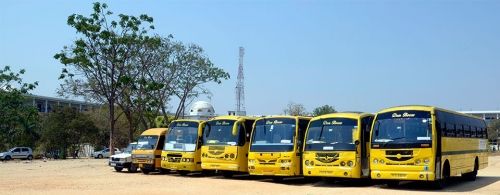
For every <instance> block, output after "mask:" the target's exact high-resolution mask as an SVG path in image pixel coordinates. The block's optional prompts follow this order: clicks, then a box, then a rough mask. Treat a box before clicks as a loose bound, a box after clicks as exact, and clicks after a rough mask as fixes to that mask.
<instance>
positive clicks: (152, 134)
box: [132, 128, 167, 174]
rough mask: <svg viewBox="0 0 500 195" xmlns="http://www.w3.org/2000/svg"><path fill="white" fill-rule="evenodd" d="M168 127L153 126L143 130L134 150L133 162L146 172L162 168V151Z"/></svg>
mask: <svg viewBox="0 0 500 195" xmlns="http://www.w3.org/2000/svg"><path fill="white" fill-rule="evenodd" d="M166 132H167V128H153V129H148V130H146V131H144V132H142V134H141V136H139V139H138V140H137V147H136V148H135V150H133V151H132V163H134V164H135V165H136V167H139V168H140V169H141V171H142V173H144V174H149V172H151V171H157V170H159V171H161V172H162V171H163V170H162V169H161V151H162V149H163V144H164V143H165V141H164V140H165V133H166Z"/></svg>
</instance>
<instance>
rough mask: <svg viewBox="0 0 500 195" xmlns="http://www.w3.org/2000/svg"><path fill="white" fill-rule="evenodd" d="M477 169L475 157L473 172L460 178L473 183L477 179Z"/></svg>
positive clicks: (477, 164)
mask: <svg viewBox="0 0 500 195" xmlns="http://www.w3.org/2000/svg"><path fill="white" fill-rule="evenodd" d="M478 169H479V163H478V160H477V157H476V160H475V162H474V171H472V172H470V173H464V174H462V178H464V179H465V180H467V181H475V180H476V178H477V170H478Z"/></svg>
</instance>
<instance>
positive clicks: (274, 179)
mask: <svg viewBox="0 0 500 195" xmlns="http://www.w3.org/2000/svg"><path fill="white" fill-rule="evenodd" d="M273 181H274V182H282V181H283V177H273Z"/></svg>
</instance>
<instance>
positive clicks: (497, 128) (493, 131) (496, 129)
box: [488, 119, 500, 141]
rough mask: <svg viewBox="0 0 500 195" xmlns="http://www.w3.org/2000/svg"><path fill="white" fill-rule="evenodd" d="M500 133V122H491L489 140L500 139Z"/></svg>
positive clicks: (497, 120)
mask: <svg viewBox="0 0 500 195" xmlns="http://www.w3.org/2000/svg"><path fill="white" fill-rule="evenodd" d="M499 133H500V120H499V119H495V120H492V121H490V123H489V124H488V139H489V140H491V141H493V140H496V139H497V138H498V134H499Z"/></svg>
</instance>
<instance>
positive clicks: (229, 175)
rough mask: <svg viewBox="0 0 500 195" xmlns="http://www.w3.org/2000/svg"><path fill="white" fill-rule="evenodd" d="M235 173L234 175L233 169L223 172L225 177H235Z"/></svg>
mask: <svg viewBox="0 0 500 195" xmlns="http://www.w3.org/2000/svg"><path fill="white" fill-rule="evenodd" d="M233 175H234V173H233V172H231V171H224V172H222V176H224V177H225V178H231V177H233Z"/></svg>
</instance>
